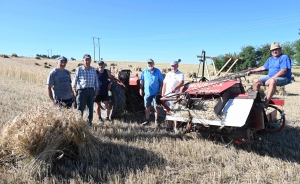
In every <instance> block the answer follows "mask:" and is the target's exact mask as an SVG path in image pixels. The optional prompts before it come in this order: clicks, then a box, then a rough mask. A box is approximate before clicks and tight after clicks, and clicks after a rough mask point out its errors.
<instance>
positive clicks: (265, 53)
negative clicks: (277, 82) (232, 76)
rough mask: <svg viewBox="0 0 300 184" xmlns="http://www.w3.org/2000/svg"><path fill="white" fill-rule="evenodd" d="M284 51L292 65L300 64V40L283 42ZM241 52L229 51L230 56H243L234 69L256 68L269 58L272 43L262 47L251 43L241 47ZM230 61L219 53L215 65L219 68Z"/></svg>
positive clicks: (229, 64)
mask: <svg viewBox="0 0 300 184" xmlns="http://www.w3.org/2000/svg"><path fill="white" fill-rule="evenodd" d="M281 48H282V53H283V54H286V55H288V56H290V58H291V60H292V65H296V66H300V40H297V41H295V42H292V43H291V42H286V43H283V44H281ZM241 49H242V50H241V52H240V53H238V54H237V53H233V54H231V53H229V54H226V55H230V56H239V57H242V58H243V59H242V60H239V61H238V62H237V63H236V64H235V66H233V68H232V71H233V72H236V71H241V70H246V69H249V68H255V67H259V66H262V65H263V64H264V63H265V62H266V61H267V59H268V58H269V57H270V56H271V53H270V44H264V45H262V46H260V47H254V46H251V45H248V46H244V47H242V48H241ZM234 60H235V59H232V60H231V61H230V62H229V63H228V65H227V66H226V67H225V71H226V70H227V69H228V68H229V67H230V66H231V64H232V63H233V62H234ZM227 61H228V58H225V57H224V55H219V56H218V57H217V58H216V59H215V60H214V62H215V66H216V68H217V69H218V70H219V69H221V68H222V67H223V66H224V64H225V63H226V62H227Z"/></svg>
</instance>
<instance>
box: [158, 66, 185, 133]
mask: <svg viewBox="0 0 300 184" xmlns="http://www.w3.org/2000/svg"><path fill="white" fill-rule="evenodd" d="M170 65H171V71H170V72H168V73H167V75H166V77H165V79H164V83H163V88H162V96H165V97H168V96H169V97H172V96H173V95H174V94H177V93H178V92H179V89H180V88H181V86H183V83H184V75H183V73H182V72H181V71H179V70H178V67H179V65H178V61H173V62H171V64H170ZM173 103H174V101H167V105H168V106H169V107H170V108H171V109H172V106H173ZM168 124H169V126H168V128H167V130H174V132H175V134H178V133H179V131H178V129H177V127H176V121H175V122H173V121H168Z"/></svg>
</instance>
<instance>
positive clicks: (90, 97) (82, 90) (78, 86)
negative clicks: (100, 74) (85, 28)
mask: <svg viewBox="0 0 300 184" xmlns="http://www.w3.org/2000/svg"><path fill="white" fill-rule="evenodd" d="M91 58H92V57H91V56H90V55H89V54H85V55H84V56H83V59H82V63H83V65H82V66H79V67H77V68H76V71H75V75H74V79H73V82H72V87H73V91H74V94H75V95H76V102H77V110H80V111H81V115H83V111H84V109H85V107H87V110H88V122H89V124H90V125H91V126H92V121H93V113H94V98H95V96H96V95H97V90H98V79H97V74H96V69H95V68H94V67H92V66H91Z"/></svg>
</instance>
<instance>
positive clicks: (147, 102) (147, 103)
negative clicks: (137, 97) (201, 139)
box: [144, 95, 157, 107]
mask: <svg viewBox="0 0 300 184" xmlns="http://www.w3.org/2000/svg"><path fill="white" fill-rule="evenodd" d="M155 96H156V95H145V96H144V104H145V107H150V106H151V102H153V106H154V107H155V106H157V104H156V101H155Z"/></svg>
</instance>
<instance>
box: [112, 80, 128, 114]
mask: <svg viewBox="0 0 300 184" xmlns="http://www.w3.org/2000/svg"><path fill="white" fill-rule="evenodd" d="M111 92H112V96H111V105H112V109H111V115H110V117H111V118H112V119H113V118H117V117H119V116H120V115H121V114H122V113H123V112H124V109H125V105H126V104H125V100H126V97H125V91H124V90H123V89H122V87H121V86H120V85H119V84H118V83H117V82H113V83H112V85H111Z"/></svg>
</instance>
